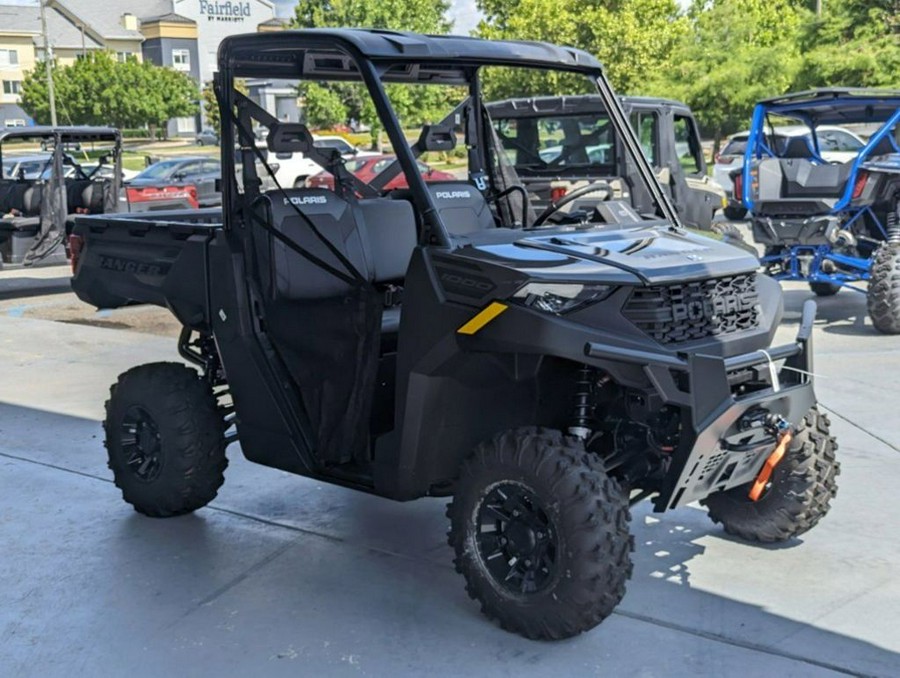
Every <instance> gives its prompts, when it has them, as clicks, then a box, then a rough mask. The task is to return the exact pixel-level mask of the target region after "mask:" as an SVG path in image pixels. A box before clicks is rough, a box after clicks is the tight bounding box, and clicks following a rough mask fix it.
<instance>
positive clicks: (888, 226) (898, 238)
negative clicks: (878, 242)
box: [885, 197, 900, 245]
mask: <svg viewBox="0 0 900 678" xmlns="http://www.w3.org/2000/svg"><path fill="white" fill-rule="evenodd" d="M898 211H900V197H898V199H897V200H896V201H895V202H894V208H893V209H892V210H890V211H889V212H888V214H887V221H886V223H885V231H887V241H888V242H889V243H890V244H891V245H900V217H898V215H897V212H898Z"/></svg>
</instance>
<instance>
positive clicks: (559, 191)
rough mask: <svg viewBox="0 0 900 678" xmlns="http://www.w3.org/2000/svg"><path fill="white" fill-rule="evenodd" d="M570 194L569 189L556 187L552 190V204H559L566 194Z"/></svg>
mask: <svg viewBox="0 0 900 678" xmlns="http://www.w3.org/2000/svg"><path fill="white" fill-rule="evenodd" d="M568 192H569V189H568V188H566V187H565V186H554V187H553V188H551V189H550V202H552V203H557V202H559V201H560V200H562V199H563V198H565V197H566V193H568Z"/></svg>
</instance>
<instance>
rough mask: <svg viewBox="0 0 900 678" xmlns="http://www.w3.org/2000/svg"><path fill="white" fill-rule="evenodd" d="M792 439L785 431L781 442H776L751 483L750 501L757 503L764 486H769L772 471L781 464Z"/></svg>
mask: <svg viewBox="0 0 900 678" xmlns="http://www.w3.org/2000/svg"><path fill="white" fill-rule="evenodd" d="M793 437H794V436H793V434H791V432H790V431H785V433H784V435H783V436H781V440H779V441H778V444H777V445H776V446H775V449H774V450H773V451H772V454H770V455H769V458H768V459H766V463H765V464H763V467H762V470H761V471H760V472H759V475H758V476H756V480H754V481H753V487H751V488H750V494H749V495H748V496H749V497H750V501H758V500H759V498H760V497H761V496H762V493H763V490H765V489H766V485H768V484H769V479H770V478H771V477H772V471H774V470H775V467H776V466H778V464H779V463H781V460H782V459H783V458H784V453H785V452H787V448H788V445H790V444H791V439H792V438H793Z"/></svg>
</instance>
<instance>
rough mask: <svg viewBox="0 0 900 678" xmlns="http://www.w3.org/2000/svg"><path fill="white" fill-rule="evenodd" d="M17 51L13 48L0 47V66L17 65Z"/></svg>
mask: <svg viewBox="0 0 900 678" xmlns="http://www.w3.org/2000/svg"><path fill="white" fill-rule="evenodd" d="M18 65H19V52H18V50H15V49H0V68H2V67H4V66H18Z"/></svg>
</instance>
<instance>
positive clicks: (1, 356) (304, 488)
mask: <svg viewBox="0 0 900 678" xmlns="http://www.w3.org/2000/svg"><path fill="white" fill-rule="evenodd" d="M66 273H67V269H65V268H58V267H57V268H47V269H42V270H38V271H34V272H29V273H28V274H27V275H26V274H19V273H18V272H12V271H7V272H3V273H0V675H2V676H38V675H40V676H63V675H72V674H75V673H81V674H83V675H121V674H125V673H126V672H127V673H128V674H129V675H132V676H158V675H165V674H172V675H179V676H207V675H210V676H211V675H248V674H250V673H251V672H257V673H259V674H261V675H266V676H270V675H275V676H277V675H293V676H296V675H318V674H321V673H324V672H327V674H328V675H347V676H351V675H354V676H355V675H371V676H388V675H403V674H406V675H420V674H424V673H426V672H428V673H430V674H434V675H460V674H467V673H468V674H471V675H516V676H546V675H553V674H558V675H576V674H582V675H629V676H630V675H646V676H653V675H674V676H679V675H685V676H687V675H696V674H699V673H702V674H706V675H710V674H717V675H744V676H746V675H782V676H807V675H808V676H822V675H847V674H849V675H875V676H894V675H897V673H898V672H900V634H898V633H897V628H898V627H900V583H898V581H897V578H896V571H897V563H898V562H900V543H898V542H897V540H896V539H895V534H896V529H895V528H894V527H893V526H892V523H893V521H892V515H893V513H894V511H893V507H894V497H895V493H896V487H897V486H898V484H900V424H898V423H897V416H896V403H897V402H898V401H900V386H898V384H897V379H896V376H895V375H896V374H898V371H900V352H898V351H897V338H896V337H890V336H884V335H879V334H877V333H876V332H875V331H874V330H873V329H872V328H871V326H870V324H869V321H868V320H867V318H866V310H865V300H864V297H863V295H856V294H853V293H851V292H848V291H844V292H842V293H841V294H839V295H838V296H836V297H833V298H828V299H823V300H820V303H819V309H820V310H819V321H818V322H817V325H816V330H815V342H816V372H817V373H819V374H820V375H822V376H821V378H820V379H819V380H818V382H817V391H818V395H819V397H820V400H821V402H822V405H823V406H824V407H825V408H826V409H827V410H828V411H829V412H830V413H832V422H833V426H834V431H835V433H836V435H837V437H838V440H839V442H840V451H839V455H840V459H841V462H842V464H843V468H842V474H841V476H840V479H839V480H840V491H839V493H838V497H837V499H836V500H835V502H834V508H833V510H832V512H831V513H830V514H829V515H828V517H827V518H826V519H825V520H824V521H823V522H822V523H821V525H820V526H819V527H817V528H816V529H815V530H813V531H812V532H810V533H808V534H807V535H804V536H803V537H802V539H800V540H795V541H793V542H789V543H787V544H783V545H778V546H776V547H772V548H759V547H752V546H748V545H745V544H743V543H740V542H738V541H735V540H733V539H731V538H729V537H726V536H725V535H724V534H723V533H722V532H721V530H720V529H718V528H717V527H716V526H714V525H712V524H711V523H710V522H709V520H708V519H707V517H706V515H705V512H704V511H702V510H701V509H699V508H696V507H688V508H684V509H680V510H678V511H675V512H672V513H670V514H667V515H665V516H662V517H661V519H657V518H656V517H654V515H653V514H652V513H651V512H650V510H649V505H647V504H641V505H639V506H638V507H636V508H635V509H634V511H633V516H634V531H635V535H636V546H637V550H636V552H635V554H634V560H635V572H634V576H633V578H632V580H631V582H630V583H629V587H628V593H627V595H626V597H625V599H624V601H623V603H622V604H621V605H620V607H619V608H618V609H617V610H616V612H615V613H614V614H613V616H612V617H611V618H610V619H609V620H607V621H606V622H604V623H603V624H602V625H601V626H600V627H599V628H597V629H596V630H594V631H592V632H590V633H587V634H585V635H583V636H580V637H578V638H575V639H573V640H570V641H566V642H561V643H555V644H550V643H535V642H531V641H527V640H524V639H522V638H519V637H517V636H513V635H511V634H508V633H505V632H503V631H501V630H500V629H499V628H497V627H495V626H493V625H492V624H490V623H489V622H487V621H486V620H485V619H484V618H483V617H482V616H481V615H479V614H478V611H477V608H476V606H475V604H474V603H472V602H471V601H470V600H469V599H468V598H467V596H466V594H465V592H464V590H463V585H462V582H461V580H460V578H459V577H458V576H457V575H456V574H455V573H454V572H453V570H452V565H451V554H450V549H449V547H447V546H446V544H445V540H444V532H445V529H446V520H445V518H444V515H443V512H444V504H445V500H425V501H420V502H415V503H410V504H398V503H392V502H389V501H386V500H383V499H379V498H375V497H369V496H365V495H361V494H359V493H355V492H352V491H349V490H344V489H342V488H338V487H333V486H329V485H324V484H320V483H317V482H315V481H312V480H307V479H303V478H298V477H296V476H291V475H288V474H285V473H281V472H278V471H274V470H269V469H265V468H262V467H258V466H254V465H250V464H248V463H247V462H245V461H243V460H242V459H241V458H240V455H239V454H238V450H237V449H236V448H234V447H233V448H230V450H229V452H230V454H229V456H230V459H231V465H230V467H229V469H228V471H227V473H226V479H227V480H226V484H225V486H224V488H223V490H222V491H221V492H220V495H219V498H218V499H217V500H216V501H214V502H213V504H212V505H211V506H210V507H209V508H206V509H201V510H200V511H198V512H197V513H196V514H194V515H191V516H187V517H184V518H177V519H170V520H153V519H149V518H145V517H142V516H139V515H138V514H136V513H135V512H133V511H132V510H131V508H130V507H128V506H127V505H126V504H124V503H123V502H122V501H121V498H120V496H119V492H118V490H117V489H116V488H115V487H114V486H113V485H112V483H111V475H110V473H109V471H108V470H107V468H106V464H105V461H104V450H103V445H102V431H101V428H100V423H99V422H100V420H101V418H102V405H103V401H104V399H105V398H106V397H107V395H108V387H109V384H110V383H112V382H113V380H114V379H115V377H116V375H117V374H118V373H119V372H121V371H123V370H125V369H128V368H129V367H131V366H134V365H136V364H139V363H143V362H151V361H156V360H178V356H177V352H176V350H175V341H174V334H175V332H176V331H177V328H176V327H175V325H174V324H173V323H172V322H171V321H170V320H169V319H168V318H167V316H166V314H165V312H163V311H159V310H155V309H142V308H130V309H122V310H120V311H113V312H101V313H94V312H92V311H91V310H90V309H88V308H87V307H84V306H83V305H80V304H79V302H78V301H77V300H76V299H75V298H74V297H73V296H72V295H71V294H69V293H67V292H65V291H64V290H65V289H66ZM786 289H787V293H786V295H785V303H786V308H787V311H786V314H785V322H784V324H783V326H782V328H781V329H780V330H779V334H780V337H779V338H780V339H781V340H789V339H790V338H791V336H792V335H793V333H794V332H796V327H797V325H796V324H797V321H798V319H799V310H800V307H801V305H802V303H803V301H804V300H805V299H807V298H809V297H810V294H809V293H808V292H807V290H806V288H805V286H801V285H787V286H786Z"/></svg>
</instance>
